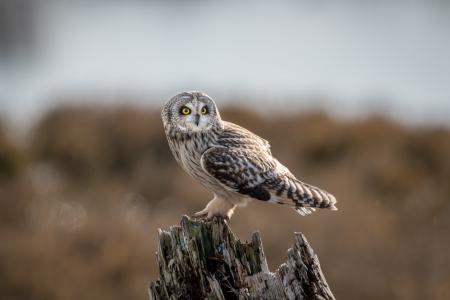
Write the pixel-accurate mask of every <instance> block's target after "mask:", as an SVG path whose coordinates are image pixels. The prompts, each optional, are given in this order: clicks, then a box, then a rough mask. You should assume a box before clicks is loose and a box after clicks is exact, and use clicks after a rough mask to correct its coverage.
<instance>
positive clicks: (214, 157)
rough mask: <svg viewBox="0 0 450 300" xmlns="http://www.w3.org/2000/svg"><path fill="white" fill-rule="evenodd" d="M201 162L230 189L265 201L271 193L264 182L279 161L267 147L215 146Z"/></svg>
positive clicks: (205, 168)
mask: <svg viewBox="0 0 450 300" xmlns="http://www.w3.org/2000/svg"><path fill="white" fill-rule="evenodd" d="M201 165H202V167H203V169H204V170H205V171H206V172H207V173H208V174H210V175H211V176H213V177H214V178H216V179H217V180H218V181H219V182H220V183H221V184H222V185H223V186H224V187H225V188H226V189H227V190H229V191H233V192H238V193H241V194H244V195H248V196H250V197H253V198H256V199H259V200H264V201H268V200H269V199H270V197H271V195H270V193H269V191H267V189H264V188H263V187H262V183H264V182H265V181H266V180H267V179H268V178H270V177H271V176H272V175H273V171H274V169H275V168H276V165H277V161H276V160H274V159H273V158H272V157H271V156H270V155H268V153H267V152H265V151H260V152H258V151H254V150H253V149H245V148H243V149H240V148H227V147H220V146H218V147H212V148H210V149H208V150H206V151H205V152H204V153H203V155H202V157H201Z"/></svg>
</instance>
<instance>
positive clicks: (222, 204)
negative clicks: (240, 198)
mask: <svg viewBox="0 0 450 300" xmlns="http://www.w3.org/2000/svg"><path fill="white" fill-rule="evenodd" d="M235 208H236V205H235V204H233V203H231V202H230V201H228V200H226V199H222V198H219V197H217V196H215V197H214V198H213V199H212V200H211V201H209V203H208V204H207V205H206V207H205V208H204V209H203V210H201V211H199V212H196V213H195V214H194V217H196V218H205V219H212V217H214V216H221V217H222V218H224V219H228V220H229V219H230V218H231V216H232V215H233V212H234V209H235Z"/></svg>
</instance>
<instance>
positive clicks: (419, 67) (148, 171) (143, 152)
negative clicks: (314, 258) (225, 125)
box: [0, 0, 450, 300]
mask: <svg viewBox="0 0 450 300" xmlns="http://www.w3.org/2000/svg"><path fill="white" fill-rule="evenodd" d="M449 80H450V1H446V0H431V1H425V0H415V1H413V0H411V1H409V0H396V1H356V0H346V1H331V0H320V1H317V0H314V1H312V0H303V1H288V0H283V1H275V0H270V1H264V3H262V1H234V0H233V1H202V0H191V1H176V0H172V1H157V0H153V1H152V0H128V1H120V0H113V1H106V0H97V1H87V0H76V1H51V0H48V1H46V0H34V1H33V0H2V1H0V298H1V299H5V300H13V299H14V300H15V299H46V300H52V299H67V300H71V299H100V300H101V299H109V300H110V299H147V291H146V289H147V284H148V283H149V281H150V280H152V279H155V278H156V277H157V276H158V270H157V266H156V260H155V251H156V245H155V242H156V230H157V228H168V227H169V226H170V225H174V224H178V222H179V220H180V216H181V215H182V214H192V213H193V212H195V211H198V210H200V209H201V208H203V207H204V205H205V204H206V202H207V201H208V200H209V199H210V198H211V195H210V194H209V192H207V191H206V190H204V189H203V188H202V187H201V186H199V185H198V184H196V183H195V182H194V181H193V180H191V179H190V178H189V177H188V175H186V174H184V173H183V172H182V171H181V169H180V168H179V167H178V166H177V165H176V164H175V161H174V159H173V158H172V156H171V154H170V152H169V148H168V146H167V142H166V140H165V136H164V133H163V130H162V124H161V120H160V116H159V112H160V108H161V106H162V105H163V103H164V102H165V101H167V100H168V99H169V98H170V97H172V96H173V95H175V94H177V93H178V92H180V91H182V90H201V91H205V92H207V93H208V94H210V95H211V96H212V97H213V98H215V99H216V101H217V103H218V105H219V107H220V108H221V110H222V111H223V112H222V115H223V117H224V119H226V120H229V121H233V122H236V123H238V124H240V125H242V126H245V127H247V128H248V129H250V130H252V131H254V132H256V133H258V134H259V135H261V136H262V137H264V138H266V139H268V140H269V141H271V144H272V149H273V151H272V152H273V153H274V155H275V156H276V157H278V158H279V160H280V161H281V162H283V163H284V164H286V165H287V166H289V168H290V169H291V171H292V172H293V173H294V174H296V175H297V176H298V177H299V178H301V179H302V180H304V181H306V182H309V183H312V184H315V185H318V186H320V187H323V188H325V189H327V190H329V191H330V192H332V193H334V194H335V195H336V197H337V198H338V201H339V203H338V206H339V211H338V212H329V211H318V212H316V213H315V214H313V215H311V216H308V217H300V216H299V215H298V214H296V213H295V211H293V210H290V209H288V208H286V207H281V206H276V205H268V204H265V203H258V202H255V203H252V204H250V205H249V207H248V208H246V209H239V210H238V211H237V213H236V214H235V216H234V217H233V219H232V220H231V228H232V229H233V231H235V232H236V233H237V234H238V235H239V237H240V238H241V239H243V240H245V239H249V238H250V236H251V233H252V232H254V231H256V230H260V231H261V233H262V238H263V243H264V247H265V252H266V255H267V257H268V260H269V265H270V267H271V269H272V270H275V269H276V268H277V266H278V265H279V264H281V263H282V262H284V261H285V260H286V251H287V249H288V248H289V247H290V246H291V245H292V242H293V232H294V231H301V232H303V233H305V234H306V236H307V238H308V239H309V241H310V242H311V244H312V246H313V248H314V249H315V251H316V252H317V254H318V255H319V258H320V261H321V264H322V268H323V270H324V273H325V275H326V278H327V280H328V282H329V284H330V286H331V289H332V290H333V292H334V293H335V295H336V297H337V298H338V299H448V298H450V258H449V253H450V238H449V231H450V206H449V201H450V180H449V179H450V84H449V82H450V81H449ZM288 135H289V136H288Z"/></svg>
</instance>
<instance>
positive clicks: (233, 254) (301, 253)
mask: <svg viewBox="0 0 450 300" xmlns="http://www.w3.org/2000/svg"><path fill="white" fill-rule="evenodd" d="M157 261H158V265H159V271H160V278H159V279H158V280H155V281H153V282H151V283H150V287H149V296H150V299H155V300H156V299H161V300H163V299H334V296H333V294H332V293H331V290H330V288H329V286H328V284H327V282H326V280H325V277H324V276H323V274H322V270H321V268H320V264H319V260H318V258H317V256H316V255H315V254H314V252H313V250H312V248H311V246H310V245H309V244H308V242H307V241H306V238H305V237H304V236H303V234H301V233H295V239H294V246H293V248H290V249H289V250H288V259H287V262H286V263H283V264H282V265H281V266H280V267H279V268H278V270H276V271H275V272H273V273H272V272H270V271H269V269H268V266H267V261H266V257H265V255H264V251H263V247H262V242H261V237H260V235H259V233H258V232H256V233H254V234H253V236H252V240H251V242H248V243H247V242H246V243H243V242H241V241H239V240H238V239H237V238H236V237H235V235H234V234H233V233H232V232H231V230H230V228H229V227H228V225H227V224H226V223H225V222H224V221H223V219H221V218H214V219H213V220H212V221H195V220H191V219H189V218H188V217H186V216H184V217H183V218H182V220H181V227H180V226H172V227H171V228H170V229H169V230H168V231H164V230H161V229H159V230H158V252H157Z"/></svg>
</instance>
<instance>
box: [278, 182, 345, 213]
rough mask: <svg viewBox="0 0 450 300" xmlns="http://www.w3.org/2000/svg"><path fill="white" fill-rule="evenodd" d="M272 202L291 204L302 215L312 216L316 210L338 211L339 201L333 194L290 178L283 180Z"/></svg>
mask: <svg viewBox="0 0 450 300" xmlns="http://www.w3.org/2000/svg"><path fill="white" fill-rule="evenodd" d="M271 202H276V203H280V204H290V205H292V206H293V208H294V209H295V210H296V211H297V212H298V213H299V214H301V215H307V214H310V213H312V212H313V211H314V210H315V208H325V209H330V210H337V207H336V203H337V201H336V198H335V197H334V196H333V195H332V194H330V193H328V192H326V191H324V190H322V189H319V188H317V187H315V186H312V185H309V184H307V183H304V182H302V181H300V180H298V179H296V178H289V177H287V178H284V179H283V180H281V182H280V183H279V185H278V187H277V189H276V191H275V193H274V194H272V197H271Z"/></svg>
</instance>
